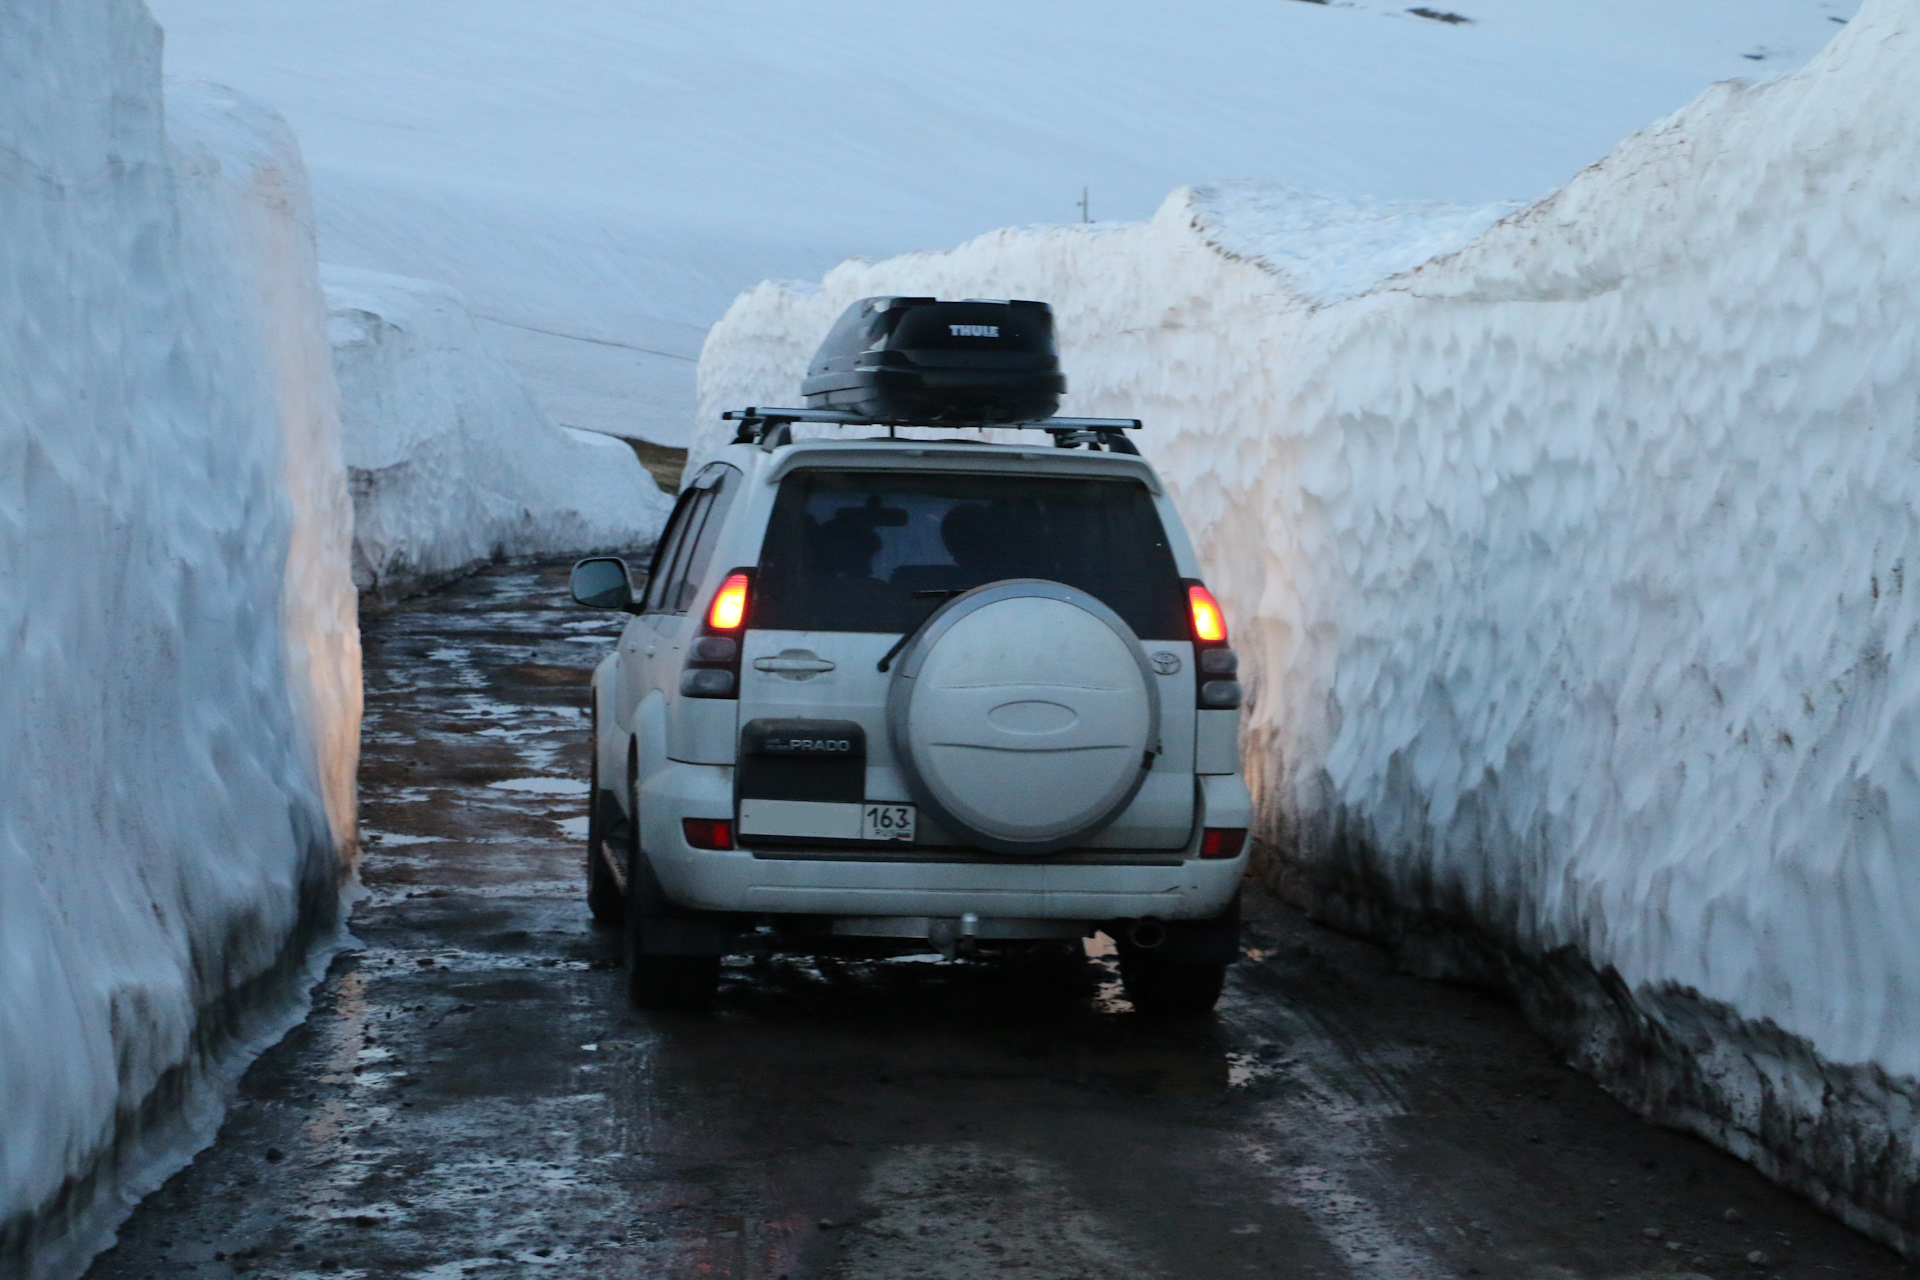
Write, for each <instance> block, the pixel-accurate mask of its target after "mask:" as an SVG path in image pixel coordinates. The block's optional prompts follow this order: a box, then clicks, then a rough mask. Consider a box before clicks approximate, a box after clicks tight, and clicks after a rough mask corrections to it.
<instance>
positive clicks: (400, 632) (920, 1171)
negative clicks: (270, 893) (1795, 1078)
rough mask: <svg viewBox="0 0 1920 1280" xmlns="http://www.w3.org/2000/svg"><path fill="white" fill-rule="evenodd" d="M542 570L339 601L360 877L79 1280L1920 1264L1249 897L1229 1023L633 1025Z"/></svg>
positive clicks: (901, 985) (939, 1277)
mask: <svg viewBox="0 0 1920 1280" xmlns="http://www.w3.org/2000/svg"><path fill="white" fill-rule="evenodd" d="M564 582H565V570H564V567H559V566H555V567H548V568H545V569H524V568H509V569H500V570H495V571H492V572H489V573H486V574H483V575H481V576H479V577H477V578H474V579H471V580H469V581H466V582H464V583H460V584H457V585H455V586H454V587H452V588H449V589H447V590H445V591H442V592H440V593H438V594H436V595H433V596H430V597H427V598H424V599H421V600H417V601H414V602H412V603H411V604H409V605H407V606H404V607H402V608H400V609H397V610H394V611H391V612H388V613H385V614H380V615H373V616H370V617H368V618H367V619H366V620H365V628H366V657H367V692H368V716H367V725H366V743H365V764H364V767H363V770H362V774H361V779H362V810H361V812H362V816H363V819H364V822H365V826H366V832H367V841H368V843H367V852H366V861H365V870H364V879H365V883H366V885H367V887H368V890H369V892H370V896H369V897H368V898H367V899H366V900H365V901H363V902H362V903H361V904H360V905H359V907H358V909H357V911H356V914H355V916H354V922H353V928H354V933H355V935H356V937H357V938H358V939H359V940H360V941H361V943H362V946H361V947H360V949H358V950H355V951H352V952H349V953H347V954H345V955H343V956H341V957H340V958H339V959H338V960H337V961H336V963H335V964H334V966H333V968H332V970H331V972H330V974H329V976H328V978H327V980H326V982H325V983H324V984H323V985H322V986H321V987H320V988H319V989H318V991H317V993H316V999H315V1004H314V1011H313V1014H312V1016H311V1017H310V1018H309V1019H308V1020H307V1022H306V1023H305V1025H303V1026H302V1027H300V1028H298V1029H297V1030H296V1031H294V1032H293V1033H292V1034H291V1035H290V1036H288V1038H287V1039H286V1040H285V1041H284V1042H283V1043H281V1044H280V1045H279V1046H277V1047H276V1048H274V1049H272V1050H271V1051H269V1052H268V1053H267V1054H266V1055H265V1056H263V1057H262V1058H261V1059H260V1061H259V1062H258V1063H256V1064H255V1066H254V1067H253V1069H252V1070H251V1071H250V1072H249V1073H248V1075H247V1076H246V1078H245V1080H244V1081H243V1083H242V1086H241V1094H240V1097H239V1099H238V1100H237V1101H236V1103H235V1105H234V1108H233V1110H232V1113H231V1115H230V1116H229V1118H228V1121H227V1123H226V1125H225V1127H224V1129H223V1130H222V1132H221V1134H220V1138H219V1141H218V1142H217V1143H216V1144H215V1145H214V1146H213V1147H212V1148H210V1149H208V1150H207V1151H205V1152H203V1153H202V1154H201V1155H200V1156H199V1158H198V1159H197V1160H196V1161H195V1162H194V1163H193V1165H192V1166H191V1167H189V1168H187V1169H185V1170H183V1171H181V1172H180V1173H179V1174H178V1175H177V1176H175V1177H174V1178H173V1179H172V1180H171V1181H170V1182H169V1183H168V1184H167V1185H166V1186H165V1187H164V1188H162V1189H161V1190H160V1191H159V1192H156V1193H155V1194H154V1195H153V1196H151V1197H150V1198H149V1199H148V1200H147V1202H146V1203H144V1204H143V1205H142V1206H141V1207H140V1208H139V1209H138V1211H137V1212H136V1213H135V1215H134V1217H133V1219H132V1220H131V1221H130V1222H129V1223H128V1225H127V1227H126V1228H125V1230H124V1231H123V1232H122V1242H121V1244H120V1245H119V1246H118V1247H117V1248H116V1249H115V1250H113V1251H112V1252H111V1253H109V1254H106V1255H104V1256H103V1257H101V1258H100V1259H99V1261H98V1262H97V1263H96V1264H95V1266H94V1268H93V1270H92V1272H91V1273H90V1274H91V1276H92V1277H93V1278H94V1280H139V1278H141V1277H182V1276H188V1275H191V1276H195V1277H212V1278H219V1277H226V1276H230V1275H236V1274H247V1275H254V1276H274V1277H288V1278H291V1277H342V1278H344V1277H402V1276H405V1277H419V1278H421V1280H453V1278H455V1277H462V1276H481V1277H519V1276H528V1277H551V1278H552V1280H572V1278H575V1277H622V1278H624V1277H636V1278H637V1277H660V1278H665V1280H683V1278H685V1280H692V1278H694V1277H739V1278H742V1280H777V1278H779V1277H786V1278H788V1280H801V1278H802V1277H806V1278H808V1280H813V1278H823V1280H824V1278H827V1277H835V1278H842V1280H916V1278H918V1280H984V1278H994V1280H998V1278H1001V1277H1014V1278H1016V1280H1068V1278H1075V1280H1077V1278H1081V1277H1087V1278H1092V1277H1126V1278H1128V1280H1148V1278H1150V1277H1238V1276H1262V1277H1266V1276H1272V1277H1289V1278H1292V1277H1302V1278H1304V1277H1327V1278H1329V1280H1333V1278H1345V1277H1362V1278H1365V1280H1447V1278H1451V1277H1472V1276H1488V1277H1515V1278H1525V1280H1549V1278H1552V1280H1618V1278H1621V1277H1639V1276H1653V1275H1660V1276H1672V1275H1683V1276H1684V1275H1705V1276H1712V1277H1733V1276H1748V1277H1766V1276H1781V1277H1792V1278H1794V1280H1799V1278H1801V1277H1809V1278H1810V1277H1830V1276H1843V1277H1853V1278H1859V1280H1878V1278H1879V1277H1892V1276H1906V1275H1910V1274H1912V1273H1911V1272H1909V1271H1908V1270H1907V1269H1906V1268H1905V1266H1904V1265H1903V1264H1901V1263H1900V1262H1899V1261H1898V1259H1896V1258H1895V1257H1894V1256H1893V1255H1892V1254H1890V1253H1888V1252H1886V1251H1885V1250H1882V1249H1880V1248H1879V1247H1877V1246H1875V1245H1872V1244H1869V1243H1867V1242H1866V1241H1864V1240H1862V1239H1860V1238H1858V1237H1856V1236H1854V1235H1852V1234H1851V1233H1849V1232H1848V1231H1846V1230H1845V1229H1844V1228H1842V1227H1841V1226H1839V1225H1838V1224H1837V1223H1835V1222H1833V1221H1831V1220H1829V1219H1827V1218H1825V1217H1824V1216H1822V1215H1820V1214H1818V1213H1817V1212H1815V1211H1814V1210H1812V1209H1811V1208H1809V1207H1807V1206H1805V1205H1803V1204H1801V1203H1800V1202H1799V1201H1797V1200H1795V1199H1793V1198H1791V1197H1789V1196H1787V1195H1785V1194H1783V1193H1781V1192H1778V1191H1776V1190H1774V1189H1773V1188H1772V1187H1771V1186H1769V1185H1768V1184H1766V1183H1765V1182H1763V1181H1762V1180H1760V1179H1759V1178H1758V1177H1757V1176H1755V1175H1754V1174H1752V1173H1751V1172H1749V1171H1748V1170H1747V1169H1746V1168H1745V1167H1744V1166H1742V1165H1740V1164H1738V1163H1737V1162H1735V1161H1733V1160H1731V1159H1729V1158H1727V1157H1725V1156H1722V1155H1720V1154H1718V1153H1717V1152H1714V1151H1712V1150H1710V1149H1709V1148H1707V1147H1705V1146H1704V1145H1702V1144H1700V1143H1698V1142H1695V1141H1693V1140H1691V1139H1688V1138H1685V1137H1681V1136H1679V1135H1676V1134H1672V1133H1668V1132H1665V1131H1662V1130H1657V1129H1654V1128H1651V1127H1649V1126H1647V1125H1644V1124H1642V1123H1641V1122H1640V1121H1638V1120H1636V1119H1635V1118H1633V1117H1632V1116H1631V1115H1629V1114H1628V1113H1627V1112H1625V1111H1624V1110H1622V1109H1621V1108H1620V1107H1618V1106H1616V1105H1615V1104H1614V1103H1613V1102H1612V1101H1611V1100H1610V1099H1608V1098H1607V1097H1606V1096H1605V1095H1604V1094H1602V1093H1601V1092H1600V1091H1599V1090H1598V1089H1597V1088H1595V1087H1594V1086H1592V1085H1591V1084H1589V1083H1587V1082H1586V1081H1585V1080H1584V1079H1582V1078H1581V1077H1579V1076H1577V1075H1575V1074H1574V1073H1573V1072H1571V1071H1569V1070H1567V1069H1566V1068H1564V1067H1562V1066H1561V1065H1559V1063H1558V1062H1557V1061H1556V1060H1555V1059H1554V1057H1553V1056H1552V1055H1550V1054H1549V1053H1548V1051H1547V1050H1546V1048H1545V1047H1544V1046H1543V1045H1542V1044H1541V1042H1539V1041H1538V1040H1536V1039H1535V1038H1533V1037H1532V1036H1531V1035H1530V1034H1529V1033H1528V1032H1527V1031H1526V1030H1525V1028H1524V1027H1523V1026H1522V1025H1521V1024H1520V1022H1519V1020H1518V1018H1517V1016H1516V1015H1515V1014H1514V1013H1513V1012H1512V1011H1511V1010H1510V1009H1508V1008H1507V1007H1506V1006H1504V1005H1502V1004H1500V1003H1499V1002H1497V1001H1494V1000H1492V999H1490V998H1488V997H1485V996H1483V995H1480V994H1478V993H1476V992H1473V991H1469V990H1464V989H1459V988H1451V987H1443V986H1436V985H1433V984H1429V983H1423V982H1419V981H1416V980H1414V979H1411V978H1407V977H1405V976H1402V975H1399V974H1396V973H1395V972H1394V971H1393V969H1392V967H1391V965H1390V964H1389V963H1388V962H1387V961H1386V960H1385V958H1384V957H1383V956H1382V955H1381V954H1380V953H1379V952H1378V951H1376V950H1375V949H1373V948H1371V947H1370V946H1368V945H1366V944H1364V943H1360V942H1356V941H1353V940H1351V939H1346V938H1342V937H1340V936H1338V935H1334V934H1330V933H1327V932H1325V931H1322V930H1319V929H1317V928H1314V927H1313V926H1310V925H1308V924H1306V923H1305V922H1303V921H1302V920H1301V919H1300V918H1299V917H1298V916H1297V915H1295V914H1292V913H1291V912H1289V911H1287V910H1286V909H1284V908H1282V907H1279V906H1278V905H1276V904H1274V903H1272V902H1269V901H1264V900H1261V901H1256V902H1254V903H1253V906H1252V912H1251V915H1252V924H1251V926H1250V928H1249V930H1248V936H1247V944H1248V953H1247V959H1246V960H1245V961H1244V962H1243V963H1241V964H1240V965H1239V966H1237V968H1236V970H1235V973H1234V976H1233V978H1232V979H1231V981H1230V983H1229V988H1228V994H1227V997H1226V998H1225V1000H1224V1001H1223V1002H1222V1004H1221V1008H1220V1011H1219V1015H1218V1017H1217V1018H1216V1019H1214V1020H1213V1021H1211V1022H1208V1023H1205V1024H1201V1025H1196V1026H1186V1027H1167V1026H1154V1025H1150V1024H1144V1023H1142V1022H1141V1021H1140V1020H1139V1019H1138V1018H1136V1017H1135V1016H1134V1015H1133V1013H1132V1012H1131V1011H1130V1010H1129V1009H1128V1008H1127V1007H1126V1005H1125V1004H1124V1002H1123V1001H1121V1000H1120V999H1119V997H1118V994H1117V990H1116V988H1115V985H1114V983H1113V980H1112V979H1113V975H1112V974H1111V973H1110V972H1109V971H1108V970H1107V968H1106V967H1105V965H1104V964H1103V963H1101V962H1098V961H1088V962H1086V963H1074V962H1071V961H1066V962H1053V963H1038V962H1028V963H1023V964H999V965H996V964H991V963H965V962H963V963H960V964H946V963H940V962H937V961H931V960H929V959H927V958H920V959H915V960H905V961H894V962H889V963H876V964H843V965H838V966H813V965H811V964H805V963H799V962H784V961H776V962H772V963H764V962H763V963H760V964H753V963H750V962H747V961H741V962H739V963H737V964H731V965H730V966H729V968H728V970H727V975H726V982H725V986H724V988H723V990H722V994H721V999H720V1003H719V1007H718V1010H717V1012H716V1013H714V1014H713V1015H712V1016H708V1017H668V1016H657V1015H644V1016H643V1015H637V1014H634V1013H632V1012H630V1011H629V1010H628V1009H627V1008H626V1007H625V1006H624V1003H623V1001H622V997H621V992H620V977H619V974H618V973H617V972H616V970H615V955H616V941H615V939H614V938H613V936H611V935H610V934H608V933H605V932H602V931H596V930H595V929H594V928H593V927H592V926H591V925H590V924H589V922H588V919H587V915H586V910H585V906H584V903H583V901H582V897H581V884H580V881H581V859H582V837H583V835H584V828H585V821H586V820H585V818H584V817H583V816H581V815H582V814H583V812H584V791H585V786H584V783H583V781H582V780H583V779H584V778H585V777H586V772H587V758H586V727H587V720H586V715H585V711H584V707H585V699H584V694H585V681H586V677H587V674H588V671H589V669H590V668H591V666H592V665H593V663H594V662H595V661H597V659H598V658H599V657H600V656H601V655H602V654H603V653H604V652H605V647H606V644H607V642H608V640H609V638H610V637H611V636H612V635H613V634H614V632H615V630H616V627H617V623H616V622H614V621H611V620H608V619H607V618H606V616H605V615H595V614H589V613H586V612H584V611H581V610H577V609H574V608H572V607H570V606H568V605H567V604H566V603H565V602H564Z"/></svg>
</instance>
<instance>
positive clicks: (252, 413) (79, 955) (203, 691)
mask: <svg viewBox="0 0 1920 1280" xmlns="http://www.w3.org/2000/svg"><path fill="white" fill-rule="evenodd" d="M0 84H4V85H5V86H6V91H5V92H6V97H5V109H4V110H3V111H0V226H4V227H5V228H6V234H5V236H4V237H0V317H4V321H3V322H0V581H3V582H5V583H6V584H7V585H6V590H5V592H4V593H0V676H3V677H4V678H0V1099H4V1100H5V1102H4V1106H0V1273H4V1274H5V1275H8V1276H26V1277H57V1276H66V1275H72V1274H77V1273H78V1271H79V1270H80V1269H81V1268H82V1267H83V1266H84V1264H85V1262H86V1260H87V1259H88V1257H90V1255H91V1254H92V1252H93V1251H94V1250H95V1249H97V1248H98V1247H100V1246H101V1245H102V1244H104V1243H106V1242H108V1241H109V1240H110V1238H111V1231H112V1228H113V1226H114V1224H115V1223H116V1222H117V1221H118V1220H119V1219H120V1217H122V1216H123V1215H124V1213H125V1212H126V1209H127V1207H128V1204H129V1197H132V1196H137V1195H138V1194H141V1193H144V1192H145V1191H146V1190H148V1189H150V1188H151V1187H152V1186H154V1185H157V1183H158V1181H159V1179H160V1178H161V1177H163V1176H164V1175H165V1174H166V1173H168V1172H170V1171H171V1170H172V1169H173V1168H174V1167H176V1166H177V1165H178V1163H179V1162H180V1161H181V1160H183V1159H185V1158H186V1156H187V1155H189V1154H190V1153H191V1152H192V1151H193V1150H194V1148H195V1147H197V1146H198V1145H200V1143H201V1142H203V1141H205V1139H206V1138H207V1137H209V1136H210V1135H211V1133H212V1129H213V1126H214V1125H216V1124H217V1123H218V1119H219V1110H220V1104H221V1101H222V1094H223V1089H224V1087H225V1084H226V1083H228V1082H230V1081H231V1080H232V1079H233V1078H234V1076H235V1075H237V1072H238V1069H239V1068H240V1066H242V1065H243V1064H244V1059H245V1058H246V1057H247V1056H249V1050H250V1049H251V1048H253V1047H255V1046H257V1045H258V1044H260V1043H262V1042H263V1041H264V1040H266V1039H269V1038H272V1037H275V1036H277V1035H278V1034H279V1032H280V1031H281V1030H283V1029H284V1027H285V1026H286V1025H288V1022H289V1020H290V1019H297V1017H298V1015H299V1012H300V1007H301V1006H302V1005H303V1004H304V999H303V996H304V980H305V978H306V977H307V976H308V963H309V960H310V958H321V959H323V958H324V956H317V957H316V953H314V952H312V950H311V949H312V948H314V947H315V946H316V944H318V945H320V946H322V947H323V948H324V946H325V944H326V943H327V942H328V941H329V940H330V939H331V937H332V936H333V935H332V929H333V925H334V923H335V920H336V918H337V910H338V898H339V886H340V882H341V876H342V874H343V872H344V869H345V861H344V860H345V857H346V854H347V852H348V851H349V849H350V846H351V841H352V839H353V791H352V781H353V771H354V764H355V755H356V752H357V748H358V721H359V654H358V641H357V631H356V627H355V615H354V608H355V604H354V593H353V588H352V584H351V582H350V580H349V578H348V573H347V545H348V537H349V533H350V526H349V519H350V515H349V510H350V509H349V506H348V500H347V493H346V486H345V477H344V473H343V470H342V467H341V463H340V452H339V439H338V424H337V420H336V417H335V409H334V391H333V380H332V375H331V369H330V361H329V353H328V350H327V346H326V338H325V328H324V324H325V318H324V312H323V310H322V308H321V302H320V294H319V283H318V278H317V273H316V266H315V262H314V254H313V236H312V223H311V220H310V216H309V212H308V208H307V204H306V194H305V186H304V175H303V173H302V172H301V168H300V162H299V157H298V152H297V151H296V149H295V148H294V146H293V143H292V139H291V137H290V135H289V134H288V133H287V131H286V129H285V127H284V126H283V125H282V124H281V123H280V122H279V121H278V120H277V119H275V118H274V117H272V116H271V115H269V114H267V113H265V112H264V111H262V110H261V109H259V108H257V107H255V106H253V105H251V104H250V103H248V102H246V101H244V100H242V99H239V98H237V97H236V96H234V95H231V94H228V93H225V92H223V91H219V90H212V89H206V88H200V87H194V86H180V87H179V88H178V90H177V92H176V93H174V94H173V95H171V96H170V97H169V99H168V101H167V108H168V114H169V115H170V116H171V120H172V133H171V144H170V141H169V136H168V135H167V134H166V133H163V123H162V119H163V113H162V90H161V81H160V33H159V30H158V29H157V28H156V27H155V26H154V25H153V23H152V21H151V19H150V18H149V17H148V15H147V13H146V11H145V9H144V8H143V7H142V6H141V5H140V4H139V3H138V2H137V0H25V2H23V3H11V4H7V5H0Z"/></svg>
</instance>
